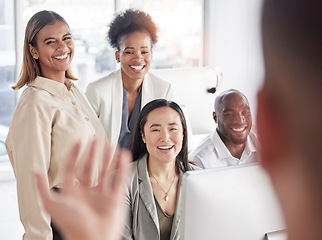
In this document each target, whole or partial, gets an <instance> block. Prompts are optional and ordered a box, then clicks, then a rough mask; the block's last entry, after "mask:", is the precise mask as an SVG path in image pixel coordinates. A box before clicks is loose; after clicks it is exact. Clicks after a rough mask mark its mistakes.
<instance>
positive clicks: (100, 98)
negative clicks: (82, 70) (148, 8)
mask: <svg viewBox="0 0 322 240" xmlns="http://www.w3.org/2000/svg"><path fill="white" fill-rule="evenodd" d="M109 27H110V28H109V31H108V41H109V42H110V44H111V46H112V47H113V48H115V50H116V51H115V58H116V61H117V62H118V63H120V68H121V69H119V70H117V71H116V72H113V73H111V74H110V75H108V76H106V77H103V78H101V79H99V80H97V81H95V82H93V83H91V84H89V85H88V87H87V90H86V96H87V98H88V100H89V102H90V103H91V104H92V107H93V109H94V111H95V112H96V114H97V116H98V117H99V119H100V121H101V122H102V124H103V126H104V128H105V131H106V134H107V137H108V140H109V142H110V143H111V144H113V145H116V144H117V143H118V144H119V145H120V146H121V147H123V148H127V149H130V146H131V138H132V131H133V129H134V127H135V123H136V120H137V118H138V115H139V112H140V110H141V109H142V107H143V106H144V105H145V104H146V103H148V102H149V101H151V100H153V99H157V98H165V99H168V100H172V98H173V96H172V95H173V94H172V88H171V85H170V83H168V82H166V81H163V80H162V79H160V78H158V77H157V76H155V75H153V74H151V73H149V69H150V64H151V61H152V55H153V51H152V48H153V46H154V44H155V43H156V42H157V26H156V25H155V23H154V22H153V21H152V18H151V16H150V15H149V14H147V13H145V12H143V11H139V10H133V9H128V10H126V11H125V12H122V13H120V14H118V15H117V16H116V17H115V18H114V19H113V21H112V22H111V24H110V25H109Z"/></svg>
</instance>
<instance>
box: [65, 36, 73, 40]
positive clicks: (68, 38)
mask: <svg viewBox="0 0 322 240" xmlns="http://www.w3.org/2000/svg"><path fill="white" fill-rule="evenodd" d="M70 39H72V37H70V36H69V37H64V39H63V40H64V41H65V40H70Z"/></svg>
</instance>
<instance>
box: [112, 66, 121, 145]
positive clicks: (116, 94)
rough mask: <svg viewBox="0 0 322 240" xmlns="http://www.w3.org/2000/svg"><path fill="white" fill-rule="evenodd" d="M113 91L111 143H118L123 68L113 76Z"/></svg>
mask: <svg viewBox="0 0 322 240" xmlns="http://www.w3.org/2000/svg"><path fill="white" fill-rule="evenodd" d="M112 88H113V91H112V96H111V101H112V102H113V105H112V114H111V118H112V121H111V126H110V131H111V138H110V139H111V143H112V144H117V141H118V138H119V135H120V131H121V123H122V109H123V107H122V105H123V82H122V77H121V70H118V71H116V72H115V74H114V77H113V86H112Z"/></svg>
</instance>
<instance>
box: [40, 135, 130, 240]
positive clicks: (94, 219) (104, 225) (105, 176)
mask: <svg viewBox="0 0 322 240" xmlns="http://www.w3.org/2000/svg"><path fill="white" fill-rule="evenodd" d="M96 144H97V143H96V141H94V142H93V144H92V147H91V152H90V155H89V157H88V161H87V163H86V166H85V168H84V170H83V174H82V177H81V179H78V180H79V182H80V184H74V183H73V182H74V181H73V180H74V179H75V176H74V167H75V162H76V159H77V156H78V154H79V144H76V145H75V147H74V149H73V151H72V153H71V156H70V159H69V161H68V163H67V165H66V169H65V175H64V180H63V189H62V191H61V192H60V193H56V192H53V191H49V189H48V185H46V184H45V182H46V181H45V180H44V176H42V175H40V174H38V173H36V174H35V175H36V178H37V185H38V189H39V192H40V196H41V198H42V200H43V204H44V207H45V209H46V210H47V211H48V212H49V213H50V214H51V218H52V221H53V222H54V224H55V225H56V226H57V228H59V230H60V231H61V232H62V234H63V236H64V237H65V239H66V240H88V239H91V240H116V239H120V238H121V234H122V231H123V223H124V218H125V209H124V198H125V184H126V181H127V176H128V173H129V166H128V165H129V163H130V162H131V161H132V155H131V153H130V152H129V151H121V152H118V151H116V153H115V155H114V157H113V160H111V155H112V152H113V151H112V148H111V147H107V148H106V154H105V159H104V161H103V169H102V172H101V178H100V180H99V183H98V186H97V187H95V188H91V187H90V178H91V171H92V166H93V161H94V154H95V149H96ZM115 169H117V170H118V171H117V172H116V174H112V172H113V171H114V170H115Z"/></svg>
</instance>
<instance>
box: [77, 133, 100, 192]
mask: <svg viewBox="0 0 322 240" xmlns="http://www.w3.org/2000/svg"><path fill="white" fill-rule="evenodd" d="M96 149H97V140H95V139H94V140H93V142H92V145H91V149H90V152H89V156H88V159H87V162H86V164H85V167H84V169H83V177H82V179H80V181H81V184H82V186H84V187H87V188H90V187H91V175H92V170H93V165H94V159H95V157H94V156H95V152H96Z"/></svg>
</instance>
